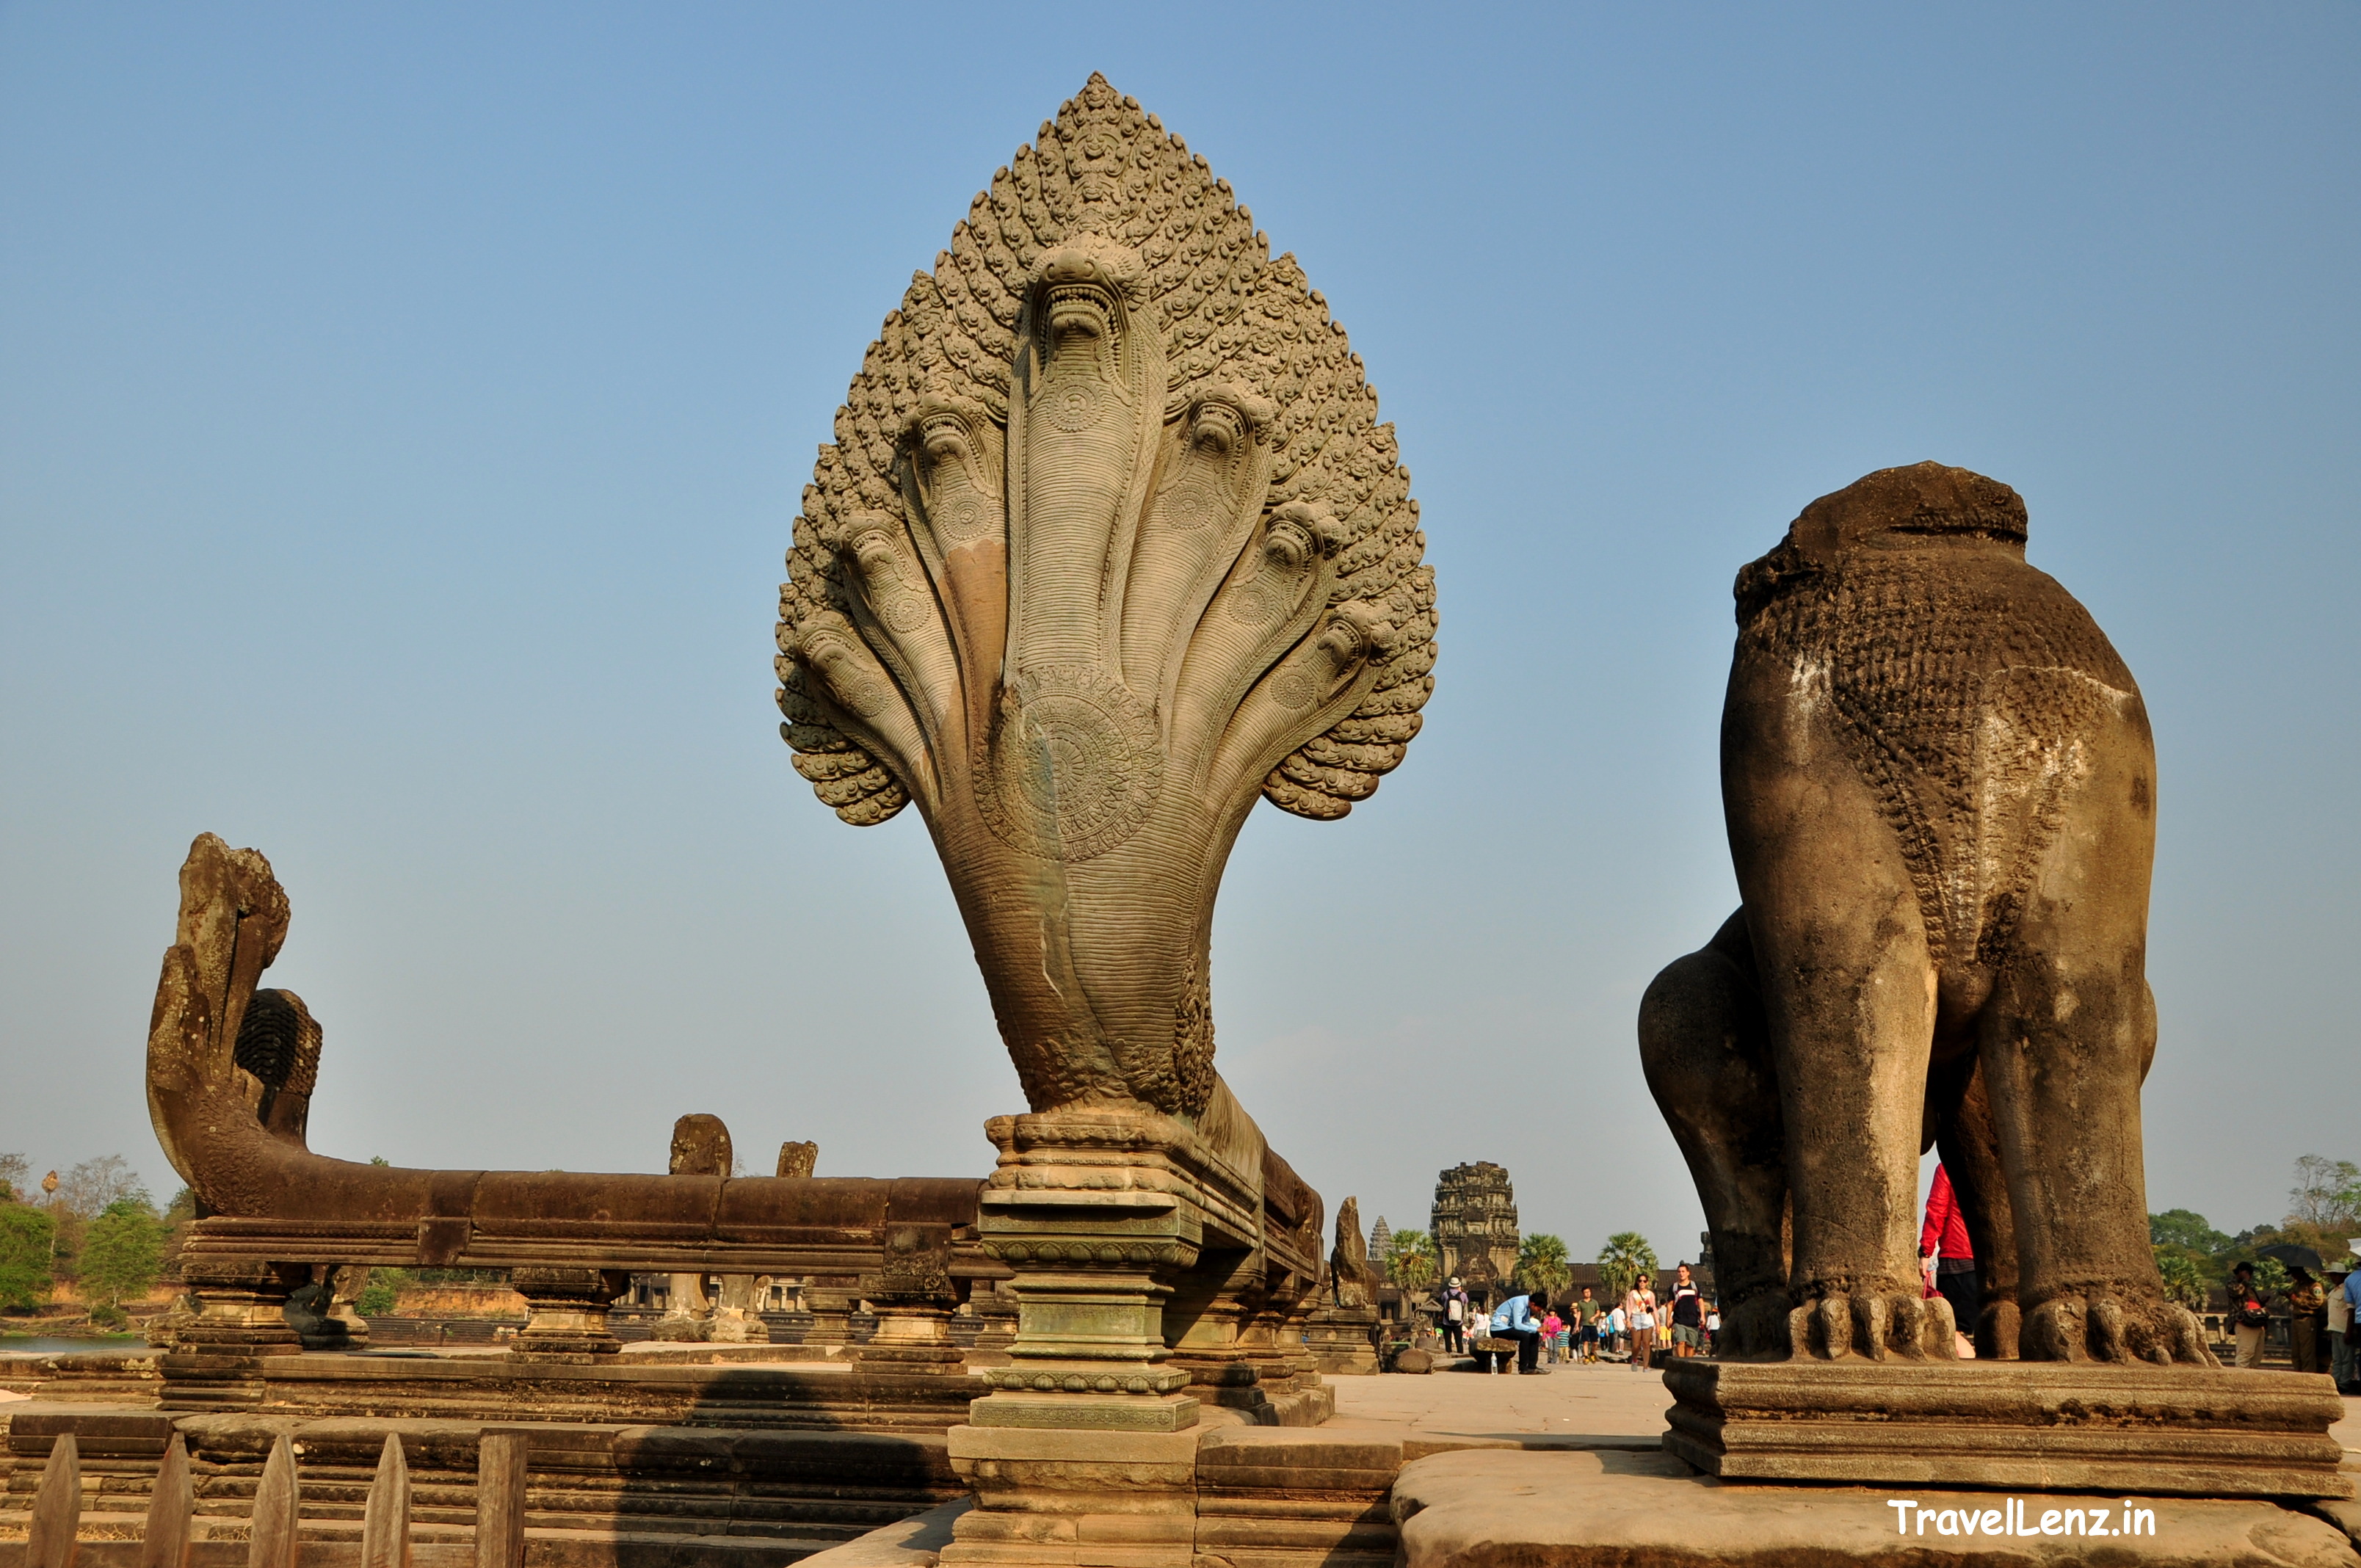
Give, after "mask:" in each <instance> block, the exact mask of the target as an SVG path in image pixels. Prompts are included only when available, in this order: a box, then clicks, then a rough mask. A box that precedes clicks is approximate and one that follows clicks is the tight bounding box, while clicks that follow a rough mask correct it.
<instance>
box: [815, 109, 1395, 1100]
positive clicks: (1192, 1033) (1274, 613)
mask: <svg viewBox="0 0 2361 1568" xmlns="http://www.w3.org/2000/svg"><path fill="white" fill-rule="evenodd" d="M1376 414H1377V399H1376V394H1375V392H1374V391H1373V390H1372V389H1370V388H1369V386H1368V384H1367V380H1366V379H1365V378H1364V377H1363V375H1362V369H1361V364H1360V360H1359V358H1358V356H1356V355H1355V354H1354V353H1353V352H1352V348H1351V345H1350V344H1349V343H1348V342H1347V341H1346V339H1345V333H1344V329H1343V328H1342V327H1341V326H1340V325H1338V324H1337V323H1335V322H1334V320H1332V319H1331V317H1330V316H1329V313H1328V311H1327V307H1326V303H1325V302H1324V301H1323V300H1322V298H1321V297H1320V295H1319V294H1317V293H1316V292H1313V291H1312V290H1311V289H1310V288H1309V287H1308V285H1307V284H1306V282H1305V280H1304V278H1303V274H1302V272H1301V269H1299V268H1298V267H1297V266H1296V264H1295V261H1294V259H1293V258H1291V257H1286V256H1281V257H1279V258H1275V259H1274V258H1271V257H1270V255H1269V247H1268V242H1267V241H1266V240H1265V238H1264V236H1261V235H1259V234H1257V233H1256V232H1255V228H1254V223H1253V218H1252V216H1251V214H1248V213H1247V212H1246V209H1244V208H1242V207H1240V206H1238V205H1237V203H1236V202H1235V199H1234V198H1233V197H1232V195H1231V192H1230V191H1229V188H1228V186H1227V184H1226V183H1225V182H1223V181H1216V180H1215V179H1214V178H1213V173H1212V171H1211V170H1209V169H1208V168H1207V167H1206V166H1205V163H1204V160H1203V159H1200V158H1196V157H1194V156H1192V155H1191V153H1190V152H1189V150H1188V149H1187V148H1186V147H1184V146H1183V145H1182V144H1181V143H1180V141H1179V139H1178V138H1176V137H1170V136H1168V135H1166V134H1164V132H1163V131H1162V129H1161V127H1160V126H1159V125H1158V124H1157V122H1155V121H1154V120H1153V119H1152V118H1151V117H1150V116H1148V115H1145V114H1144V113H1143V112H1142V111H1141V110H1140V108H1139V106H1138V104H1137V103H1135V102H1133V101H1132V100H1129V99H1126V98H1124V97H1122V96H1121V95H1120V94H1118V93H1115V90H1114V88H1113V87H1111V86H1109V85H1108V84H1107V82H1105V81H1104V79H1103V78H1099V77H1095V76H1094V77H1093V78H1092V79H1091V81H1090V82H1089V83H1088V84H1086V85H1085V86H1084V88H1083V90H1082V93H1080V94H1078V95H1077V96H1076V97H1075V98H1074V99H1073V100H1072V101H1071V102H1069V103H1068V104H1065V105H1064V106H1063V107H1062V108H1061V109H1060V112H1059V115H1058V118H1057V119H1056V120H1055V121H1054V122H1052V123H1050V124H1049V125H1045V126H1043V127H1042V130H1041V136H1040V139H1039V140H1038V142H1037V143H1036V144H1035V145H1033V146H1031V147H1027V148H1020V149H1018V151H1017V153H1016V157H1015V158H1013V159H1011V160H1010V163H1009V167H1007V168H1006V169H1004V170H1000V171H999V173H998V174H996V175H995V176H994V179H993V181H992V184H991V187H990V188H989V189H988V190H987V191H985V192H983V193H982V194H981V195H979V196H978V197H977V198H976V200H975V202H974V203H973V204H972V206H971V208H970V210H969V214H968V217H967V219H966V221H964V222H962V223H961V224H960V225H958V226H957V227H956V228H955V229H954V230H953V232H952V236H951V247H950V250H948V251H947V252H945V253H944V254H943V255H942V256H941V257H940V258H939V259H938V261H937V264H936V267H935V269H934V270H933V272H931V273H929V274H923V275H921V276H919V277H918V278H917V279H916V280H913V282H912V283H911V286H910V289H909V291H908V292H907V294H906V295H905V297H904V300H903V303H902V308H901V309H900V310H898V311H896V312H895V313H894V314H893V315H891V316H889V317H888V318H887V319H886V322H885V325H884V332H883V334H882V335H881V336H880V338H879V340H878V341H877V342H876V343H875V344H873V345H872V346H871V348H870V351H869V354H868V356H867V358H866V360H865V362H864V365H863V367H862V371H861V374H860V375H859V376H858V377H856V378H854V380H853V383H852V387H851V392H850V394H849V395H848V397H847V400H846V402H845V406H844V407H843V409H842V410H840V411H839V413H838V416H837V426H836V441H835V442H834V443H833V444H830V445H828V446H824V447H822V448H821V450H820V455H819V462H818V466H817V467H816V468H815V470H814V473H813V482H812V485H811V487H810V488H808V489H807V490H806V492H805V495H804V510H803V516H802V517H801V519H800V520H798V521H797V524H796V538H795V548H794V550H793V551H792V552H791V554H789V556H788V563H787V565H788V574H789V580H788V581H787V583H786V584H785V586H784V587H782V589H781V595H780V622H779V648H780V651H781V657H780V660H779V663H778V673H779V675H780V679H781V690H780V693H779V702H780V707H781V708H782V710H783V711H784V712H785V717H786V719H787V722H786V724H785V726H784V727H783V733H784V734H785V738H786V740H787V741H788V743H789V744H790V745H792V746H793V747H794V748H795V749H796V753H797V755H796V768H797V770H798V771H799V772H801V773H803V774H804V776H805V777H806V778H807V779H809V780H810V781H811V782H812V785H813V789H814V791H815V793H816V794H818V795H819V797H820V799H821V800H822V801H824V802H826V803H827V804H828V805H829V806H832V807H834V808H835V809H836V811H837V812H838V814H839V815H840V817H843V818H844V819H845V820H846V821H848V822H851V823H855V824H859V825H866V824H871V823H875V822H882V821H884V819H886V818H887V817H892V816H893V815H894V814H895V813H896V812H898V811H899V810H900V809H901V808H902V807H903V806H906V805H907V804H909V803H910V802H912V801H916V802H917V804H918V807H919V809H920V811H921V812H922V813H924V814H925V816H926V817H927V818H928V823H929V826H930V828H931V829H932V831H933V834H934V838H935V840H936V843H937V846H938V848H939V850H940V852H941V855H942V858H943V862H944V867H945V870H946V872H948V874H949V876H950V882H951V885H952V888H953V891H954V893H955V894H956V895H957V896H958V899H959V903H960V908H961V914H962V916H964V918H965V920H966V923H967V927H968V931H969V934H970V936H971V938H972V941H973V943H974V948H975V952H976V956H977V959H978V962H979V963H980V964H981V966H982V967H983V973H984V980H985V983H986V985H987V987H988V988H989V990H990V991H991V993H992V998H993V1003H994V1013H995V1014H996V1016H997V1018H998V1021H999V1025H1000V1029H1001V1033H1002V1036H1003V1038H1004V1039H1005V1041H1006V1043H1007V1046H1008V1048H1009V1050H1010V1053H1011V1055H1012V1056H1013V1057H1014V1058H1015V1060H1016V1068H1017V1072H1018V1075H1019V1077H1020V1079H1021V1080H1022V1081H1023V1083H1024V1086H1025V1091H1026V1095H1027V1099H1028V1100H1029V1101H1030V1102H1031V1103H1032V1104H1033V1106H1034V1107H1035V1108H1036V1109H1037V1110H1047V1109H1052V1108H1059V1107H1064V1106H1072V1105H1082V1104H1099V1105H1109V1106H1126V1105H1144V1106H1147V1107H1149V1108H1153V1109H1155V1110H1158V1111H1162V1112H1168V1113H1178V1114H1181V1115H1186V1116H1192V1117H1193V1116H1195V1115H1197V1114H1199V1113H1202V1112H1203V1111H1204V1110H1205V1109H1206V1107H1207V1106H1208V1104H1209V1103H1210V1102H1212V1099H1213V1080H1214V1075H1213V1025H1212V1019H1211V1014H1210V1008H1209V1005H1208V1003H1207V1000H1206V998H1207V990H1208V983H1209V982H1208V962H1207V945H1208V942H1209V939H1210V932H1211V925H1212V911H1213V898H1214V894H1215V892H1216V890H1217V889H1218V886H1219V883H1220V880H1221V873H1222V868H1223V864H1224V861H1225V860H1226V859H1227V856H1228V852H1229V847H1230V844H1231V843H1232V841H1233V840H1234V839H1235V835H1236V833H1237V831H1238V828H1239V827H1240V825H1241V823H1242V822H1243V820H1244V818H1245V817H1246V813H1247V812H1248V810H1250V809H1251V808H1252V806H1253V805H1254V803H1255V801H1256V800H1257V798H1258V797H1259V798H1263V799H1268V800H1269V801H1271V802H1272V803H1273V804H1275V805H1277V806H1279V807H1280V808H1282V809H1284V810H1287V811H1290V812H1294V813H1296V814H1298V815H1300V816H1305V817H1323V818H1324V817H1342V816H1343V815H1345V812H1347V811H1348V810H1350V809H1351V807H1352V805H1353V803H1354V802H1356V801H1358V800H1362V799H1365V798H1367V796H1368V795H1370V793H1371V792H1373V791H1374V790H1375V789H1376V788H1377V785H1378V779H1379V778H1380V777H1381V776H1382V775H1383V774H1384V773H1387V772H1388V771H1389V770H1390V769H1391V768H1393V767H1394V766H1395V765H1396V764H1397V763H1398V762H1400V761H1401V759H1402V756H1403V752H1404V749H1405V747H1406V746H1407V745H1408V744H1409V741H1410V740H1411V737H1412V736H1413V735H1415V734H1416V733H1417V731H1418V727H1419V709H1420V707H1421V706H1422V704H1423V703H1424V701H1425V700H1426V696H1427V694H1428V692H1429V691H1430V690H1431V689H1432V687H1433V680H1432V677H1431V676H1430V674H1429V673H1428V672H1429V671H1430V670H1431V668H1432V667H1433V660H1434V643H1433V633H1434V627H1435V618H1434V588H1433V575H1432V573H1431V572H1430V571H1429V570H1428V568H1426V567H1425V566H1424V565H1422V564H1421V556H1422V554H1423V550H1424V543H1425V542H1424V538H1423V535H1422V533H1421V532H1420V530H1419V526H1418V509H1417V505H1416V503H1415V502H1413V501H1412V500H1411V499H1410V494H1409V490H1410V477H1409V475H1408V473H1407V472H1406V471H1404V470H1403V469H1402V468H1401V466H1400V464H1399V463H1398V462H1397V461H1396V453H1395V447H1394V441H1393V434H1392V431H1391V429H1390V427H1389V426H1384V425H1380V424H1378V422H1377V419H1376Z"/></svg>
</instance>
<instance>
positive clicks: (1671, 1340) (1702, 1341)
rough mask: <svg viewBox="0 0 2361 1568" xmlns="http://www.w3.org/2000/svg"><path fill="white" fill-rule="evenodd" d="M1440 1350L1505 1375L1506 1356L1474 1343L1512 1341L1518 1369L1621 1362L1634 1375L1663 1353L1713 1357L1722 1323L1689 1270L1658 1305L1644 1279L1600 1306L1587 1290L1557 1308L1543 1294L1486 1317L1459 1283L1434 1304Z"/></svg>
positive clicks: (1682, 1270) (1679, 1273) (1678, 1272)
mask: <svg viewBox="0 0 2361 1568" xmlns="http://www.w3.org/2000/svg"><path fill="white" fill-rule="evenodd" d="M1439 1299H1440V1304H1441V1307H1442V1312H1441V1314H1440V1316H1441V1320H1442V1321H1441V1323H1440V1327H1441V1329H1442V1332H1443V1343H1444V1349H1445V1350H1448V1351H1455V1352H1472V1353H1473V1354H1475V1356H1476V1361H1477V1365H1478V1366H1481V1367H1484V1368H1485V1369H1487V1370H1489V1369H1490V1368H1491V1367H1492V1366H1493V1365H1495V1364H1496V1363H1497V1364H1498V1365H1500V1366H1502V1367H1503V1368H1504V1369H1505V1367H1506V1365H1507V1357H1508V1355H1509V1354H1510V1352H1509V1351H1507V1350H1503V1349H1495V1348H1488V1347H1487V1346H1485V1345H1484V1344H1482V1343H1479V1342H1483V1341H1490V1342H1493V1343H1494V1344H1497V1343H1499V1342H1500V1341H1504V1340H1505V1341H1513V1342H1515V1345H1516V1349H1515V1352H1514V1354H1515V1355H1516V1357H1517V1370H1518V1371H1519V1372H1521V1373H1535V1374H1538V1373H1545V1372H1546V1371H1547V1370H1548V1367H1547V1366H1545V1365H1543V1357H1544V1356H1546V1357H1547V1359H1548V1361H1549V1362H1550V1363H1551V1364H1571V1363H1583V1364H1597V1363H1598V1362H1601V1361H1605V1360H1607V1359H1609V1358H1610V1357H1616V1356H1620V1357H1623V1358H1624V1359H1625V1361H1626V1364H1627V1365H1630V1366H1631V1367H1632V1368H1633V1369H1634V1370H1636V1371H1642V1372H1644V1371H1646V1370H1647V1369H1648V1368H1649V1366H1650V1365H1652V1364H1653V1361H1654V1359H1655V1358H1656V1357H1657V1356H1658V1355H1660V1354H1670V1355H1674V1356H1690V1355H1705V1354H1711V1351H1712V1348H1713V1336H1714V1334H1715V1333H1716V1332H1719V1329H1720V1327H1721V1317H1720V1314H1719V1312H1717V1311H1716V1310H1714V1306H1713V1303H1712V1302H1710V1301H1708V1300H1707V1299H1706V1298H1705V1293H1704V1292H1703V1291H1702V1290H1700V1289H1699V1288H1697V1281H1696V1278H1695V1277H1694V1276H1693V1275H1692V1274H1691V1273H1690V1271H1689V1266H1688V1265H1687V1264H1686V1263H1684V1264H1682V1265H1681V1266H1679V1267H1678V1268H1676V1269H1675V1270H1674V1275H1673V1283H1672V1285H1671V1286H1670V1287H1669V1288H1667V1290H1666V1292H1665V1295H1664V1299H1663V1300H1661V1301H1659V1300H1658V1299H1657V1296H1656V1289H1655V1284H1654V1282H1653V1280H1650V1279H1649V1278H1647V1277H1644V1276H1642V1277H1640V1278H1638V1279H1635V1280H1633V1281H1632V1282H1631V1288H1629V1289H1627V1290H1626V1291H1624V1293H1623V1295H1622V1297H1621V1298H1620V1299H1617V1300H1612V1301H1602V1300H1600V1299H1598V1293H1597V1291H1596V1289H1595V1288H1593V1287H1591V1286H1587V1285H1586V1286H1584V1287H1583V1288H1582V1294H1581V1296H1580V1297H1579V1298H1577V1299H1573V1300H1569V1301H1567V1302H1566V1303H1565V1306H1564V1308H1563V1309H1561V1308H1560V1307H1559V1306H1558V1305H1557V1304H1556V1303H1555V1302H1554V1300H1553V1299H1551V1295H1550V1292H1549V1291H1548V1290H1546V1289H1537V1290H1531V1291H1527V1292H1526V1293H1524V1294H1523V1295H1519V1296H1511V1297H1510V1298H1509V1299H1506V1300H1504V1301H1502V1302H1501V1303H1500V1305H1499V1307H1498V1308H1496V1309H1494V1310H1492V1311H1490V1312H1489V1313H1487V1312H1486V1311H1485V1310H1483V1308H1482V1307H1481V1306H1480V1305H1479V1304H1478V1303H1477V1301H1476V1299H1474V1298H1473V1297H1472V1296H1470V1295H1469V1294H1468V1291H1467V1288H1466V1285H1465V1283H1464V1282H1463V1281H1462V1280H1460V1279H1459V1278H1458V1277H1456V1276H1454V1277H1452V1279H1451V1280H1450V1282H1449V1283H1448V1284H1447V1285H1445V1286H1444V1289H1443V1292H1442V1295H1441V1297H1440V1298H1439Z"/></svg>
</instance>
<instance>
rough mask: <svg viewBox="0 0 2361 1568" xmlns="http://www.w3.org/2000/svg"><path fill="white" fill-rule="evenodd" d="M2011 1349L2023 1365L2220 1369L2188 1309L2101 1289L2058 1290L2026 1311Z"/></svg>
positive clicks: (2166, 1301)
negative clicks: (2132, 1364)
mask: <svg viewBox="0 0 2361 1568" xmlns="http://www.w3.org/2000/svg"><path fill="white" fill-rule="evenodd" d="M2017 1343H2018V1354H2020V1355H2022V1356H2023V1357H2024V1358H2025V1359H2026V1360H2027V1361H2111V1362H2117V1363H2128V1362H2136V1361H2144V1362H2148V1363H2151V1364H2153V1365H2158V1366H2174V1365H2180V1366H2219V1365H2222V1364H2221V1363H2220V1362H2219V1361H2216V1360H2215V1359H2214V1358H2213V1352H2212V1351H2210V1350H2208V1349H2206V1348H2205V1331H2204V1329H2203V1328H2202V1326H2201V1325H2200V1324H2199V1322H2198V1321H2197V1317H2196V1314H2194V1313H2192V1312H2191V1311H2190V1310H2189V1309H2188V1308H2186V1307H2182V1306H2178V1305H2176V1304H2175V1303H2173V1302H2170V1301H2168V1300H2166V1299H2164V1298H2163V1297H2161V1296H2153V1295H2136V1294H2134V1293H2132V1292H2129V1291H2117V1290H2114V1289H2110V1288H2106V1287H2104V1286H2093V1287H2090V1288H2083V1289H2073V1290H2062V1291H2059V1293H2057V1294H2056V1295H2053V1296H2051V1297H2050V1298H2049V1299H2047V1300H2045V1301H2043V1302H2042V1303H2041V1304H2040V1305H2038V1306H2037V1307H2035V1308H2033V1309H2031V1310H2028V1311H2027V1312H2026V1314H2025V1325H2024V1328H2023V1329H2022V1330H2021V1331H2020V1335H2019V1338H2018V1342H2017Z"/></svg>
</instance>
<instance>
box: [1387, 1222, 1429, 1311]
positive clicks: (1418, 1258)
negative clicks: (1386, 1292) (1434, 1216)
mask: <svg viewBox="0 0 2361 1568" xmlns="http://www.w3.org/2000/svg"><path fill="white" fill-rule="evenodd" d="M1386 1275H1387V1277H1389V1278H1390V1279H1391V1280H1392V1281H1393V1282H1394V1283H1395V1284H1396V1285H1399V1286H1400V1287H1401V1288H1402V1289H1403V1290H1404V1291H1405V1292H1407V1293H1409V1294H1411V1295H1416V1294H1417V1293H1418V1292H1419V1291H1421V1290H1423V1289H1425V1288H1427V1287H1428V1286H1430V1285H1432V1284H1433V1283H1434V1275H1435V1261H1434V1244H1433V1242H1430V1241H1428V1240H1427V1239H1426V1233H1425V1232H1424V1231H1396V1232H1394V1233H1393V1234H1391V1235H1390V1236H1389V1237H1388V1238H1387V1244H1386Z"/></svg>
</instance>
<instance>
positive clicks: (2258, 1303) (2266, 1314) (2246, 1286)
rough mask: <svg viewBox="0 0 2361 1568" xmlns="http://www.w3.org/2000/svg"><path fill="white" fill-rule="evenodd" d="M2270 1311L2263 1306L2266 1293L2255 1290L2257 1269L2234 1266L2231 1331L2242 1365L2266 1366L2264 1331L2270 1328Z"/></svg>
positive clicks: (2241, 1264) (2242, 1265) (2245, 1265)
mask: <svg viewBox="0 0 2361 1568" xmlns="http://www.w3.org/2000/svg"><path fill="white" fill-rule="evenodd" d="M2270 1321H2271V1313H2270V1309H2269V1308H2268V1307H2266V1306H2264V1305H2263V1296H2262V1292H2261V1291H2259V1290H2257V1289H2256V1288H2255V1266H2254V1265H2253V1264H2251V1263H2234V1264H2232V1265H2231V1266H2230V1330H2231V1332H2232V1333H2234V1334H2235V1335H2236V1336H2237V1341H2238V1365H2241V1366H2260V1365H2262V1364H2263V1332H2264V1331H2265V1330H2266V1329H2268V1327H2269V1326H2270Z"/></svg>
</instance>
